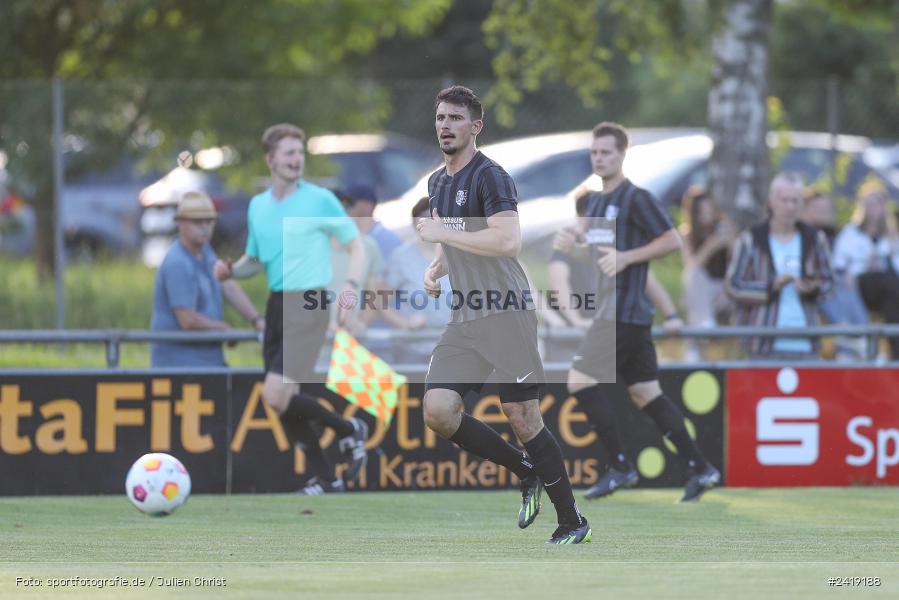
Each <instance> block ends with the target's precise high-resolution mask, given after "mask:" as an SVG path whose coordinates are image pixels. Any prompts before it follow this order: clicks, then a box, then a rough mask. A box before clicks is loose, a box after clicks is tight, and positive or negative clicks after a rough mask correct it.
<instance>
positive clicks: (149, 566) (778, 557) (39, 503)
mask: <svg viewBox="0 0 899 600" xmlns="http://www.w3.org/2000/svg"><path fill="white" fill-rule="evenodd" d="M679 494H680V490H629V491H622V492H619V493H618V494H616V495H615V496H613V497H611V498H609V499H606V500H601V501H595V502H582V503H581V508H582V510H583V511H584V513H585V515H586V516H587V517H588V518H589V520H590V523H591V525H592V526H593V542H592V543H590V544H584V545H581V546H561V547H552V546H547V545H546V544H545V543H544V542H545V541H546V539H547V538H548V537H549V536H550V534H551V533H552V530H553V529H554V526H555V523H554V521H555V519H554V517H555V515H554V512H553V510H552V505H551V504H549V503H548V500H547V498H546V497H545V496H544V503H543V512H542V513H541V515H540V517H538V519H537V521H536V523H534V525H532V526H531V527H530V528H529V529H527V530H524V531H522V530H519V529H518V527H517V522H516V516H517V510H518V507H517V503H518V499H519V496H518V494H517V493H515V492H514V491H503V492H429V493H357V494H344V495H338V496H329V497H318V498H306V497H300V496H294V495H237V496H208V495H196V496H194V497H192V498H191V499H190V501H189V502H188V504H187V505H186V506H184V507H183V508H182V509H181V510H180V511H179V512H178V513H176V514H175V515H173V516H171V517H167V518H150V517H145V516H143V515H141V514H140V513H138V512H137V511H136V510H134V509H133V508H132V507H131V505H130V504H129V503H128V501H127V500H126V499H125V497H124V494H123V495H122V496H121V497H109V496H103V497H83V496H82V497H40V498H3V499H0V598H10V597H21V598H38V597H45V598H59V597H80V598H128V597H135V598H138V597H139V598H145V597H172V596H175V597H180V596H189V597H196V598H200V597H215V598H257V597H260V596H266V597H271V596H275V597H278V596H280V597H284V598H362V597H364V598H384V599H388V598H416V599H418V598H422V599H425V598H427V599H430V598H452V599H454V600H459V599H463V598H464V599H469V598H491V599H492V598H504V597H513V598H516V599H522V598H623V597H627V598H653V599H654V600H668V599H673V598H689V599H691V600H693V599H702V598H764V599H765V600H770V599H772V598H791V599H795V598H843V597H852V598H869V597H882V598H897V597H899V489H896V488H886V487H884V488H841V489H837V488H826V489H825V488H806V489H791V490H783V489H776V490H775V489H766V490H748V489H723V490H715V491H713V492H710V493H709V494H707V495H706V496H705V498H703V500H702V502H700V503H696V504H690V505H680V504H677V503H676V502H675V501H676V500H677V498H678V497H679ZM75 577H80V578H82V580H80V581H84V580H87V579H92V578H93V579H99V578H114V577H121V578H125V579H128V580H133V579H134V578H143V579H144V584H143V586H142V587H140V588H134V587H128V588H124V587H106V588H104V589H98V588H96V587H87V586H84V585H82V584H81V583H79V582H78V580H76V581H75V583H72V580H71V578H75ZM830 577H838V578H844V577H861V578H864V577H878V578H879V579H880V585H879V586H877V587H870V586H869V587H865V589H861V587H863V586H859V587H847V586H842V587H837V586H830V585H828V578H830ZM17 578H22V579H27V578H34V580H38V581H40V582H41V585H40V586H34V585H32V586H26V585H24V583H23V582H22V581H21V580H20V581H18V582H17ZM52 578H56V579H66V578H69V580H70V582H69V585H68V587H64V588H55V589H53V588H51V587H49V586H50V583H51V579H52ZM151 578H153V579H152V580H151ZM173 578H177V579H182V580H187V582H188V583H189V584H190V585H189V586H181V587H174V585H173V584H174V583H177V582H176V581H173ZM194 578H205V579H207V580H211V579H214V578H220V579H224V580H225V582H226V585H225V586H224V587H221V586H214V585H212V586H207V587H202V586H200V585H195V579H194ZM160 582H162V583H163V584H165V585H159V584H160ZM32 583H34V581H32ZM200 583H202V582H200ZM207 583H208V582H207ZM212 583H215V582H214V581H213V582H212Z"/></svg>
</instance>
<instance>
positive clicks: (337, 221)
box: [246, 181, 359, 292]
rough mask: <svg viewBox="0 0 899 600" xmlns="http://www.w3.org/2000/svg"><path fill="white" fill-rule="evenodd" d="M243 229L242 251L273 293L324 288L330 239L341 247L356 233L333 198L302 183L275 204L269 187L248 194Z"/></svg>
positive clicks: (329, 275) (329, 194)
mask: <svg viewBox="0 0 899 600" xmlns="http://www.w3.org/2000/svg"><path fill="white" fill-rule="evenodd" d="M247 229H248V234H247V251H246V253H247V254H248V255H249V256H252V257H254V258H256V259H258V260H259V262H261V263H262V265H263V266H264V267H265V274H266V276H267V277H268V287H269V289H270V290H271V291H273V292H283V291H297V290H310V289H317V288H325V287H327V286H328V284H329V283H330V282H331V240H330V238H331V237H334V238H336V239H337V241H339V242H340V243H341V244H347V243H349V242H350V241H352V240H353V238H355V237H356V236H357V235H359V230H358V229H357V227H356V224H355V223H354V222H353V220H352V219H351V218H350V217H349V216H348V215H347V214H346V211H345V210H344V209H343V206H341V204H340V201H339V200H337V197H336V196H335V195H334V194H332V193H331V192H330V191H328V190H326V189H325V188H322V187H319V186H317V185H314V184H311V183H308V182H306V181H300V185H299V186H298V187H297V189H296V191H294V192H293V193H292V194H290V195H289V196H287V197H286V198H283V199H281V200H275V198H274V197H273V196H272V190H271V188H269V189H267V190H266V191H264V192H262V193H261V194H258V195H256V196H254V197H253V199H252V200H251V201H250V207H249V209H248V210H247Z"/></svg>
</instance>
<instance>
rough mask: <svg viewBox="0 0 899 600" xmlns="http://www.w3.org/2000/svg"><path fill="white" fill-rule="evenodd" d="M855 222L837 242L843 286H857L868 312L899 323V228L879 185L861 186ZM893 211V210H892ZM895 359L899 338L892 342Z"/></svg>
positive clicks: (836, 260)
mask: <svg viewBox="0 0 899 600" xmlns="http://www.w3.org/2000/svg"><path fill="white" fill-rule="evenodd" d="M857 197H858V200H857V203H856V206H855V212H854V214H853V215H852V221H851V222H850V223H849V224H848V225H846V226H845V227H844V228H843V229H842V230H841V231H840V233H839V235H837V238H836V241H835V242H834V257H833V262H834V267H835V268H836V269H837V271H838V272H840V273H841V274H842V277H843V283H844V285H848V286H853V287H855V286H857V288H858V291H859V292H860V293H861V297H862V299H863V300H864V303H865V305H866V306H867V307H868V309H870V310H872V311H874V312H877V313H879V314H880V315H881V316H882V317H883V319H884V320H885V321H886V322H888V323H899V275H897V273H899V227H897V223H896V214H895V206H892V207H890V206H889V205H890V204H893V203H892V202H890V198H889V196H888V195H887V193H886V190H885V189H884V188H883V186H881V185H880V184H879V183H876V182H872V183H868V184H865V185H862V186H861V187H860V188H859V191H858V194H857ZM890 208H893V210H890ZM890 350H891V352H890V353H891V354H892V357H893V359H896V358H899V339H896V338H892V339H891V340H890Z"/></svg>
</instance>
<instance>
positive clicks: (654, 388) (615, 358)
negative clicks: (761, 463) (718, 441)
mask: <svg viewBox="0 0 899 600" xmlns="http://www.w3.org/2000/svg"><path fill="white" fill-rule="evenodd" d="M627 146H628V135H627V131H626V130H625V129H624V127H622V126H621V125H618V124H617V123H609V122H604V123H600V124H598V125H597V126H596V127H595V128H594V129H593V145H592V149H591V156H592V163H593V171H594V173H596V174H597V175H599V176H600V177H601V178H602V183H603V189H602V192H594V193H593V197H592V198H591V199H590V201H589V204H588V208H587V219H586V220H584V221H581V222H580V223H579V224H580V225H581V231H571V230H566V231H561V232H559V233H558V234H556V237H555V239H554V240H553V246H554V248H555V249H556V250H559V251H562V252H566V253H569V254H573V255H580V256H581V257H584V256H588V255H590V254H592V257H593V260H596V261H597V264H598V266H599V278H600V281H599V298H598V302H597V304H598V309H597V311H596V313H595V316H594V321H593V324H592V325H591V326H590V329H589V330H588V331H587V334H586V335H585V337H584V340H583V342H582V343H581V347H580V349H579V350H578V352H577V353H576V354H575V356H574V360H573V362H572V367H571V370H570V371H569V372H568V391H569V392H570V393H571V394H573V395H574V397H575V398H577V401H578V404H579V406H580V407H581V409H582V410H583V411H584V412H585V413H586V414H587V418H588V419H589V421H590V424H591V425H592V426H593V428H594V429H595V430H596V433H597V436H598V438H599V440H600V442H601V443H602V444H603V445H604V446H605V449H606V450H607V451H608V453H609V456H610V457H611V464H610V465H609V468H608V470H607V471H606V472H605V473H604V474H603V476H602V477H601V478H600V480H599V482H597V483H596V485H594V486H593V487H591V488H590V489H589V490H587V493H586V497H587V498H588V499H591V498H601V497H604V496H608V495H609V494H611V493H613V492H614V491H615V490H617V489H620V488H623V487H632V486H634V485H636V483H637V480H638V478H639V475H638V474H637V470H636V469H635V468H634V465H633V463H631V462H630V461H629V460H627V458H626V457H625V454H624V450H623V449H622V446H621V439H620V437H619V435H618V429H617V427H616V425H615V412H614V410H613V407H612V401H611V398H609V397H608V396H606V395H605V394H603V393H602V391H601V387H600V385H599V382H600V381H603V380H608V377H609V365H615V368H616V370H617V373H618V377H619V378H620V379H622V380H623V381H624V383H625V384H626V385H627V390H628V393H629V394H630V397H631V400H632V401H633V403H634V404H635V405H636V406H637V407H638V408H640V409H642V410H643V411H644V412H645V413H646V414H647V415H648V416H649V417H650V418H652V420H653V421H654V422H655V424H656V426H657V427H658V428H659V430H661V432H662V435H664V436H665V437H666V438H668V439H669V440H671V442H672V443H673V444H674V446H675V447H676V448H677V452H678V454H679V455H680V456H681V457H683V458H684V459H685V460H686V461H687V466H688V468H689V470H690V472H691V476H690V478H689V479H688V480H687V483H686V488H685V491H684V495H683V497H682V498H681V501H690V500H697V499H699V497H700V496H701V495H702V494H703V493H704V492H705V491H706V490H708V489H710V488H712V487H714V486H715V485H716V484H717V483H718V482H719V481H720V479H721V474H720V473H719V472H718V470H717V469H716V468H715V467H714V466H713V465H711V464H710V463H709V462H708V461H706V459H705V458H704V457H703V455H702V452H701V451H700V450H699V448H698V447H697V445H696V443H695V442H694V441H693V439H692V438H690V435H689V433H688V432H687V429H686V427H685V426H684V416H683V414H682V413H681V411H680V410H679V409H678V407H677V406H676V405H675V404H674V403H673V402H672V401H671V399H669V398H668V396H666V395H665V394H664V392H662V388H661V386H660V385H659V375H658V370H659V369H658V362H657V358H656V349H655V345H654V344H653V341H652V331H651V328H652V318H653V309H652V302H651V300H650V298H649V296H648V295H647V293H646V278H647V272H648V271H649V261H651V260H653V259H655V258H659V257H661V256H665V255H666V254H668V253H670V252H674V251H675V250H678V249H679V248H680V244H681V241H680V236H679V235H678V233H677V231H676V230H675V229H674V226H673V225H672V224H671V220H670V219H669V218H668V215H666V214H665V212H664V211H663V210H662V208H661V207H660V206H659V204H658V203H657V202H656V200H655V199H654V198H653V197H652V195H651V194H650V193H649V192H648V191H646V190H644V189H641V188H639V187H637V186H635V185H634V184H633V183H631V182H630V181H629V180H628V179H627V178H626V177H625V176H624V173H623V172H622V170H621V167H622V163H623V162H624V156H625V153H626V152H627ZM604 219H615V221H614V230H612V225H611V222H610V221H605V223H607V225H606V231H602V230H603V229H604V228H603V226H602V223H603V221H602V220H604ZM582 235H583V239H584V240H585V241H586V242H587V244H586V245H584V244H578V243H577V242H578V241H579V238H581V236H582ZM604 296H605V298H604ZM604 299H605V300H609V302H605V303H604V302H603V300H604ZM612 300H614V302H612ZM613 336H614V338H613ZM613 339H614V343H613Z"/></svg>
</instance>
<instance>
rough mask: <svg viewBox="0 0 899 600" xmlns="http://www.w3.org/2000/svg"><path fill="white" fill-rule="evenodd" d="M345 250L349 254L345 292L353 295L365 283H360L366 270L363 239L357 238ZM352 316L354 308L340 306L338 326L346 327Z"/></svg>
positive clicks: (345, 246)
mask: <svg viewBox="0 0 899 600" xmlns="http://www.w3.org/2000/svg"><path fill="white" fill-rule="evenodd" d="M344 249H345V250H346V251H347V252H348V254H349V256H348V260H347V273H346V282H345V283H344V285H343V289H342V290H341V293H343V292H351V293H353V294H355V293H357V292H358V291H359V287H360V286H361V285H362V284H363V283H365V282H363V281H360V280H359V279H360V277H362V271H363V269H364V268H365V246H363V244H362V237H361V236H358V235H357V236H356V237H354V238H353V239H352V240H350V241H349V242H348V243H347V244H345V245H344ZM351 314H352V308H344V305H343V304H338V308H337V324H338V325H346V323H347V321H348V320H349V317H350V315H351Z"/></svg>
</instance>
